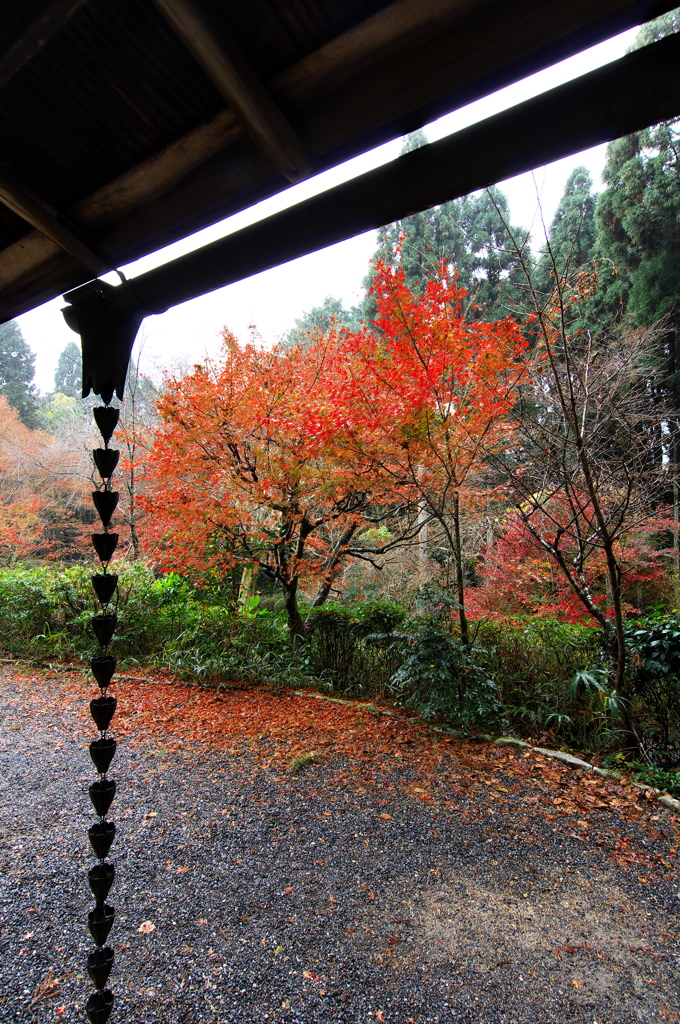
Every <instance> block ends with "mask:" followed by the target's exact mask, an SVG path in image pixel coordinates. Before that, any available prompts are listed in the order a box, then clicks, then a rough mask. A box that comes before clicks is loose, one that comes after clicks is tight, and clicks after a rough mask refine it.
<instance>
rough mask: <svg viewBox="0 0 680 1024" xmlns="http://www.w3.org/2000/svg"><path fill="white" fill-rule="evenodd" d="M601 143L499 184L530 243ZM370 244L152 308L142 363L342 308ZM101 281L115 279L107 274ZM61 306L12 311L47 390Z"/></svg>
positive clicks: (596, 172)
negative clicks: (331, 306) (163, 309)
mask: <svg viewBox="0 0 680 1024" xmlns="http://www.w3.org/2000/svg"><path fill="white" fill-rule="evenodd" d="M636 33H637V29H631V30H629V31H628V32H624V33H622V34H621V35H619V36H615V37H614V38H613V39H609V40H607V41H606V42H604V43H600V44H599V45H598V46H594V47H592V48H591V49H590V50H586V51H584V52H583V53H581V54H578V55H577V56H575V57H570V58H569V59H568V60H565V61H562V62H561V63H559V64H556V65H554V66H553V67H552V68H548V69H546V70H545V71H541V72H539V73H538V74H536V75H532V76H531V77H530V78H526V79H524V80H522V81H521V82H517V83H515V84H514V85H511V86H509V87H508V88H506V89H502V90H501V91H500V92H497V93H494V94H493V95H491V96H487V97H485V98H484V99H481V100H478V101H477V102H475V103H472V104H470V105H469V106H467V107H463V108H461V109H460V110H457V111H455V112H454V113H452V114H447V115H446V116H445V117H442V118H440V119H439V120H438V121H435V122H433V123H432V124H431V125H429V126H427V127H426V129H425V130H426V133H427V137H428V140H429V141H431V142H434V141H435V140H436V139H440V138H443V137H444V136H446V135H450V134H451V133H452V132H456V131H459V130H460V129H462V128H465V127H467V126H468V125H470V124H474V123H475V122H476V121H480V120H483V119H484V118H486V117H490V116H491V115H492V114H495V113H498V112H499V111H501V110H505V109H506V108H507V107H511V106H514V105H515V104H517V103H521V102H522V101H523V100H525V99H528V98H530V97H531V96H535V95H537V94H538V93H541V92H544V91H546V90H547V89H552V88H554V87H555V86H557V85H561V84H562V83H563V82H566V81H569V80H570V79H572V78H576V77H577V76H578V75H582V74H585V73H586V72H588V71H592V70H593V69H594V68H597V67H601V66H602V65H603V64H607V63H608V62H609V61H612V60H616V59H617V58H618V57H621V56H623V54H624V53H625V52H626V49H627V48H628V46H629V45H630V43H631V42H632V41H633V39H634V38H635V35H636ZM401 145H402V143H401V140H400V139H396V140H394V141H393V142H390V143H387V144H386V145H384V146H380V147H379V148H378V149H375V150H373V151H372V152H370V153H366V154H364V155H363V156H360V157H356V158H355V159H354V160H350V161H348V162H347V163H345V164H342V165H340V166H339V167H336V168H333V169H332V170H330V171H325V172H324V173H323V174H319V175H317V176H316V177H315V178H311V179H310V180H308V181H305V182H303V183H302V184H300V185H296V186H294V187H292V188H290V189H288V190H287V191H286V192H284V193H282V194H280V195H278V196H273V197H272V198H271V199H267V200H265V201H264V202H262V203H259V204H258V205H257V206H254V207H252V208H251V209H249V210H246V211H243V212H242V213H239V214H236V215H235V216H233V217H229V218H228V219H227V220H224V221H221V222H220V223H219V224H215V225H213V226H212V227H211V228H206V229H205V230H204V231H200V232H198V233H197V234H195V235H192V236H191V237H190V238H186V239H183V240H182V241H180V242H177V243H175V244H173V245H171V246H168V247H166V248H165V249H160V250H159V251H158V252H156V253H153V254H152V255H150V256H146V257H144V258H143V259H141V260H137V261H136V262H135V263H131V264H129V265H128V266H125V267H123V268H121V269H123V270H124V272H125V273H126V275H127V276H129V277H134V276H136V275H137V274H140V273H142V272H144V271H145V270H150V269H151V268H152V267H156V266H159V265H160V264H161V263H166V262H167V261H168V260H170V259H174V258H175V257H176V256H180V255H182V254H183V253H186V252H190V251H191V250H192V249H196V248H198V246H200V245H205V244H206V243H207V242H211V241H213V240H214V239H216V238H221V237H223V236H224V235H227V234H230V233H231V232H232V231H235V230H238V229H239V228H241V227H245V226H246V225H247V224H250V223H253V222H254V221H256V220H259V219H261V218H262V217H265V216H268V215H269V214H271V213H275V212H276V211H277V210H280V209H283V208H284V207H286V206H290V205H292V204H293V203H296V202H299V201H301V200H303V199H307V198H308V197H309V196H312V195H315V194H316V193H318V192H322V191H324V190H325V189H327V188H330V187H332V186H334V185H337V184H339V183H340V182H342V181H346V180H348V179H349V178H352V177H354V176H355V175H357V174H362V173H363V172H364V171H367V170H370V169H371V168H373V167H377V166H378V165H379V164H382V163H386V162H387V161H389V160H392V159H394V158H395V157H396V156H398V155H399V151H400V149H401ZM605 148H606V147H604V146H598V147H596V148H595V149H590V150H587V151H586V152H584V153H579V154H576V155H574V156H572V157H568V158H567V159H565V160H560V161H558V162H557V163H554V164H550V165H549V166H548V167H545V168H539V169H537V170H536V171H534V172H533V173H529V174H522V175H520V176H519V177H517V178H511V179H509V180H507V181H505V182H502V183H501V188H502V189H503V191H504V192H505V193H506V195H507V196H508V199H509V201H510V212H511V219H512V223H513V224H515V225H517V226H520V227H523V228H527V229H529V230H531V232H532V236H533V244H534V245H535V246H537V245H540V242H541V237H542V231H543V229H542V223H541V222H542V221H544V222H545V223H546V224H547V225H549V224H550V221H551V220H552V217H553V213H554V211H555V208H556V206H557V204H558V202H559V200H560V197H561V195H562V192H563V190H564V185H565V183H566V180H567V178H568V176H569V173H570V172H571V170H572V169H573V168H574V167H576V166H578V165H579V164H584V165H585V166H587V167H588V168H589V169H590V172H591V175H592V177H593V181H594V183H595V188H596V190H598V189H599V188H600V187H601V177H600V176H601V172H602V168H603V166H604V159H605ZM374 248H375V232H374V231H369V232H367V233H366V234H363V235H358V236H357V237H356V238H352V239H349V240H348V241H346V242H340V243H339V244H337V245H333V246H331V247H329V248H328V249H323V250H321V251H319V252H317V253H313V254H311V255H309V256H303V257H301V258H300V259H297V260H293V261H292V262H291V263H286V264H284V265H283V266H280V267H275V268H273V269H272V270H267V271H265V272H264V273H262V274H257V275H256V276H255V277H251V278H248V279H247V280H245V281H239V282H237V283H236V284H232V285H228V286H227V287H226V288H221V289H219V290H218V291H215V292H211V293H210V294H209V295H204V296H202V297H201V298H198V299H193V300H192V301H190V302H185V303H183V304H182V305H181V306H175V307H174V308H173V309H170V310H168V312H167V313H163V314H161V315H160V316H149V317H147V318H146V320H144V321H143V323H142V327H141V329H140V334H139V337H138V340H142V341H143V349H144V356H143V362H144V363H145V365H146V368H147V370H148V371H151V372H153V371H154V370H159V369H161V368H165V367H170V366H172V365H173V364H176V363H177V362H178V361H182V362H186V361H188V363H189V365H191V364H193V363H194V362H197V361H198V360H200V359H202V358H204V357H205V356H206V355H215V354H216V353H217V352H218V350H219V332H220V330H221V328H222V327H224V326H228V327H229V328H230V329H231V330H232V331H233V332H234V333H235V334H236V335H237V337H239V338H241V339H244V340H245V339H246V338H247V337H248V334H249V331H250V330H251V327H254V328H255V329H256V330H257V331H258V333H259V334H260V335H261V337H262V339H263V340H264V342H266V343H273V342H275V341H277V340H278V339H279V338H280V337H281V336H282V335H283V334H284V333H285V332H286V331H287V330H288V328H289V327H291V326H292V325H293V323H294V321H295V319H296V318H297V317H299V316H301V315H302V313H304V312H305V311H306V310H308V309H310V308H311V307H312V306H318V305H320V303H321V302H322V301H323V299H324V297H325V296H326V295H335V296H337V297H338V298H340V299H342V301H343V302H344V304H345V305H346V306H351V305H355V304H356V303H357V302H358V301H359V299H360V297H361V294H362V291H361V282H362V279H363V277H364V275H365V274H366V269H367V266H368V261H369V259H370V257H371V256H372V254H373V251H374ZM105 280H111V282H112V283H113V284H118V278H117V277H116V276H115V275H111V276H110V277H107V278H106V279H105ZM63 305H64V302H63V300H62V299H61V298H59V299H54V300H53V301H52V302H48V303H46V304H45V305H44V306H41V307H39V308H38V309H35V310H32V311H31V312H30V313H25V314H24V315H23V316H21V317H19V318H18V323H19V325H20V327H21V330H22V331H23V334H24V337H25V338H26V341H27V342H28V344H29V345H30V347H31V348H32V349H33V351H34V352H35V354H36V377H35V382H36V385H37V386H38V388H39V389H40V391H42V392H48V391H51V390H52V388H53V386H54V380H53V379H54V370H55V366H56V362H57V359H58V357H59V353H60V352H61V351H62V349H63V348H64V346H65V345H66V344H67V343H68V342H69V341H74V340H75V341H77V340H78V336H77V335H76V334H74V333H73V332H72V331H70V330H69V328H68V327H67V326H66V324H65V322H64V320H63V317H62V315H61V308H62V306H63Z"/></svg>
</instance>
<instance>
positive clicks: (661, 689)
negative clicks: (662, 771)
mask: <svg viewBox="0 0 680 1024" xmlns="http://www.w3.org/2000/svg"><path fill="white" fill-rule="evenodd" d="M626 644H627V647H628V651H629V665H630V674H631V679H632V692H633V698H632V702H633V709H634V712H635V717H636V720H637V721H639V722H640V728H641V731H642V734H643V742H644V743H645V746H646V747H647V748H648V753H649V754H650V755H651V756H653V757H654V760H655V761H660V762H662V763H668V764H678V763H680V620H678V619H677V618H676V617H675V616H670V615H663V616H655V617H651V618H645V619H637V620H634V621H632V622H629V623H628V624H627V625H626Z"/></svg>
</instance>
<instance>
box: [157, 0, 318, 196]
mask: <svg viewBox="0 0 680 1024" xmlns="http://www.w3.org/2000/svg"><path fill="white" fill-rule="evenodd" d="M154 3H155V4H156V6H157V7H158V9H159V10H160V12H161V13H162V14H163V16H164V17H165V18H166V20H167V21H168V22H169V23H170V25H171V26H172V28H173V29H174V31H175V33H176V34H177V35H178V36H179V38H180V39H181V40H182V42H183V43H184V44H185V46H186V47H187V49H188V50H189V51H190V52H191V53H192V54H193V56H194V57H195V59H196V61H197V62H198V63H199V64H200V66H201V67H202V68H203V70H204V71H205V73H206V74H207V75H208V77H209V78H210V79H211V81H212V82H213V84H214V85H215V86H216V88H217V89H218V90H219V92H220V93H221V94H222V96H223V97H224V99H225V100H226V101H227V103H228V104H229V106H230V107H231V108H232V110H233V111H234V113H235V114H236V116H237V118H238V119H239V121H240V122H241V124H242V125H243V127H244V128H245V130H246V132H247V133H248V135H249V136H250V138H251V139H252V140H253V142H254V143H255V145H256V146H257V147H258V149H260V150H261V151H262V152H263V153H264V154H265V155H266V156H267V158H268V159H269V160H270V161H271V162H272V163H273V164H274V166H275V167H276V168H277V169H278V170H279V171H281V172H282V174H285V176H286V177H287V178H288V179H289V181H301V180H302V179H303V178H305V177H307V175H308V174H309V162H310V156H309V154H308V153H307V152H306V150H305V147H304V146H303V144H302V141H301V139H300V138H299V136H298V135H297V132H296V131H295V129H294V128H293V127H292V125H291V124H290V122H289V121H288V120H287V118H286V117H284V115H283V113H282V112H281V110H280V109H279V107H278V106H277V105H276V103H274V101H273V99H272V98H271V96H270V95H269V93H268V92H267V90H266V89H265V87H264V85H263V84H262V82H261V81H260V79H259V78H258V77H257V75H255V73H254V72H253V71H252V69H251V68H250V66H249V65H248V63H247V62H246V61H245V60H244V59H243V57H242V56H241V54H240V53H239V51H238V48H237V47H236V46H235V45H234V43H233V41H230V42H229V44H228V45H227V44H225V43H224V41H223V40H221V39H219V38H218V37H217V35H216V34H215V32H214V31H213V30H212V28H211V27H210V25H209V24H208V23H207V21H206V20H205V17H204V15H203V12H202V11H201V10H200V8H199V7H198V6H197V5H196V3H195V2H194V0H154Z"/></svg>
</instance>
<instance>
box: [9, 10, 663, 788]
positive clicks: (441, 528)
mask: <svg viewBox="0 0 680 1024" xmlns="http://www.w3.org/2000/svg"><path fill="white" fill-rule="evenodd" d="M679 27H680V19H679V17H678V12H673V13H671V14H669V15H666V16H664V17H663V18H661V19H659V20H658V21H657V22H654V23H651V24H650V25H648V26H645V27H644V28H643V29H642V30H641V32H640V34H639V36H638V39H637V40H636V44H635V45H637V46H639V45H646V44H647V43H649V42H651V41H652V40H653V39H656V38H659V37H660V36H662V35H665V34H667V33H669V32H674V31H677V30H678V28H679ZM425 142H426V139H425V137H424V135H423V134H422V133H416V134H415V135H412V136H410V137H409V138H408V139H407V140H406V143H405V146H406V149H411V148H414V147H417V146H420V145H423V144H424V143H425ZM678 144H679V132H678V124H677V123H675V124H673V123H667V124H662V125H658V126H655V127H653V128H650V129H648V130H646V131H644V132H639V133H636V134H634V135H632V136H628V137H626V138H623V139H619V140H617V141H616V142H614V143H612V144H611V145H610V146H609V148H608V153H607V162H606V167H605V171H604V175H603V178H604V183H605V188H604V190H603V191H602V192H601V193H600V194H599V195H596V194H595V193H594V191H593V183H592V181H591V179H590V176H589V174H588V171H587V170H586V169H585V168H582V167H579V168H576V169H575V170H574V171H573V172H572V174H571V175H570V177H569V180H568V182H567V185H566V188H565V191H564V195H563V197H562V200H561V202H560V204H559V207H558V209H557V212H556V214H555V216H554V219H553V220H552V223H551V224H550V226H549V229H548V231H547V243H546V244H545V245H544V246H543V247H542V248H541V249H540V251H538V253H536V252H535V251H534V250H532V248H531V245H530V243H531V238H530V236H529V234H528V232H527V231H526V230H524V229H522V228H520V227H517V226H514V225H512V224H511V223H510V215H509V209H508V203H507V199H506V197H505V196H504V194H503V192H502V190H501V189H500V188H497V187H495V188H492V189H489V190H487V191H485V192H483V193H479V194H475V195H472V196H467V197H464V198H461V199H457V200H454V201H452V202H450V203H447V204H445V205H444V206H442V207H439V208H436V209H433V210H429V211H425V212H423V213H420V214H417V215H415V216H413V217H410V218H408V219H407V220H404V221H403V222H397V223H396V224H393V225H390V226H388V227H387V228H384V229H382V230H381V231H380V232H379V236H378V244H377V249H376V252H375V254H374V258H373V260H372V262H371V264H370V266H369V267H368V268H367V271H366V279H365V297H364V299H363V301H362V302H361V304H360V305H358V306H356V307H354V308H349V309H348V308H345V307H344V306H343V305H342V303H341V302H340V301H339V300H338V299H336V298H334V297H333V296H332V295H329V296H328V297H327V298H326V299H325V301H324V302H323V304H322V305H321V306H320V307H317V308H314V309H312V310H310V311H309V312H308V313H307V314H306V315H305V316H303V317H302V318H300V319H299V320H298V321H297V322H296V324H295V325H294V327H293V328H292V329H291V330H290V331H289V332H288V333H287V335H286V336H285V338H284V339H283V340H282V342H281V343H280V344H279V345H277V346H275V347H274V348H269V349H267V348H266V347H264V346H263V345H262V344H261V343H259V342H258V339H257V338H256V337H252V338H251V339H250V340H249V341H248V342H247V343H246V344H242V343H239V342H238V341H237V340H236V339H235V338H234V337H233V336H232V335H231V334H230V333H229V331H228V330H227V329H225V332H224V347H223V354H222V357H221V359H220V360H216V361H212V362H211V361H204V362H203V363H201V364H198V365H196V366H194V367H193V368H186V367H185V368H184V369H183V370H181V371H176V372H174V373H168V374H167V375H166V376H165V377H164V379H163V380H162V381H161V382H152V381H151V380H150V379H149V378H148V377H146V376H145V375H144V374H143V373H141V372H140V369H139V361H137V363H136V365H135V366H133V367H132V370H131V373H130V377H129V381H128V386H127V396H126V400H125V403H124V405H123V407H122V416H121V427H120V428H119V430H118V431H117V434H116V443H117V445H118V447H119V448H120V451H121V457H120V462H119V464H118V470H117V481H118V482H117V485H116V486H117V489H118V492H119V504H118V510H117V520H116V522H117V526H116V528H117V529H118V530H119V532H120V533H121V544H120V545H119V551H121V550H122V551H123V552H124V559H123V560H122V561H119V562H118V564H117V571H118V573H119V577H120V582H119V588H118V593H117V597H116V606H117V610H118V613H119V616H120V620H121V628H120V629H119V633H118V634H117V636H119V637H120V639H118V640H117V646H118V650H117V653H119V655H120V656H122V657H124V658H127V659H128V660H130V659H137V660H138V661H142V660H146V661H152V662H154V663H156V664H158V665H161V666H163V667H168V668H171V669H172V670H173V671H175V672H179V673H182V674H185V675H187V676H190V677H193V678H197V679H210V680H218V681H219V680H224V679H240V680H247V679H265V680H268V681H269V682H271V683H274V684H276V685H287V684H293V685H299V684H301V683H306V684H309V683H312V682H313V683H314V684H315V685H317V686H321V687H323V688H325V689H327V690H329V691H331V690H332V691H339V692H343V693H348V694H354V695H358V694H360V695H367V696H371V697H372V698H374V699H375V698H376V697H390V698H391V699H392V700H397V701H399V702H401V703H403V704H406V705H408V706H411V707H413V708H415V709H416V710H417V711H418V712H419V713H420V714H422V715H423V716H425V717H427V718H433V719H439V720H445V721H448V722H449V723H452V724H454V725H456V726H457V727H459V728H462V729H464V730H470V729H475V730H479V729H492V730H494V731H505V732H508V731H514V732H517V733H519V734H521V735H529V736H531V737H532V738H534V739H537V740H539V741H541V742H544V743H545V742H548V741H549V740H551V741H553V742H558V743H564V744H567V745H572V746H577V747H578V748H579V749H582V750H583V749H586V750H588V751H590V752H595V753H598V754H599V755H600V756H602V757H607V756H608V757H609V758H611V759H614V760H616V759H621V758H627V759H628V760H629V761H631V762H632V763H633V764H634V765H636V766H637V768H638V770H639V771H642V772H643V773H646V774H645V777H646V778H647V779H648V780H649V781H652V782H656V783H657V784H659V785H662V786H665V787H666V788H668V789H669V790H670V791H675V792H678V779H677V770H678V767H679V766H680V682H679V672H678V670H679V669H680V621H679V620H678V617H677V612H676V608H677V593H678V568H679V564H680V545H679V532H680V527H679V525H678V523H679V522H680V493H679V491H678V480H679V470H680V413H679V411H678V410H680V337H679V329H680V152H679V150H678ZM263 301H266V297H264V296H263ZM33 378H34V356H33V354H32V353H31V351H30V349H29V347H28V345H27V344H26V342H25V340H24V339H23V337H22V335H21V331H20V330H19V328H18V326H17V325H16V324H15V323H9V324H5V325H3V326H2V327H0V558H1V560H2V566H3V568H2V570H1V571H0V619H1V620H2V635H3V644H4V646H5V648H6V650H7V651H8V652H9V653H10V654H12V655H18V654H22V655H25V654H26V652H29V653H30V654H31V655H32V656H33V657H35V658H37V659H45V658H48V659H58V658H61V659H74V658H75V659H77V658H80V659H84V658H87V657H89V656H90V654H91V650H92V647H93V638H92V636H91V633H90V616H91V608H90V598H89V586H88V583H89V579H88V577H89V572H90V570H89V567H88V564H87V563H88V560H89V558H90V534H91V531H92V525H93V518H94V513H93V510H92V505H91V502H90V500H89V498H90V495H89V493H88V490H91V489H92V488H93V487H95V486H96V485H95V484H94V483H93V481H94V475H93V472H92V461H91V459H92V457H91V450H92V448H93V447H94V445H95V444H96V439H95V435H94V432H93V429H92V424H91V408H92V406H93V404H94V403H93V401H92V400H91V399H85V400H83V399H81V398H80V353H79V350H78V347H77V345H76V344H75V343H70V344H69V345H67V346H66V348H65V349H64V351H63V352H62V353H61V356H60V358H59V363H58V366H57V371H56V374H55V380H54V390H53V391H52V392H51V393H50V394H47V395H43V396H39V395H38V394H37V392H36V389H35V387H34V384H33Z"/></svg>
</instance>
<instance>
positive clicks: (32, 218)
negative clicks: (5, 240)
mask: <svg viewBox="0 0 680 1024" xmlns="http://www.w3.org/2000/svg"><path fill="white" fill-rule="evenodd" d="M0 203H2V204H3V206H6V207H7V208H8V209H9V210H11V211H12V213H15V214H17V216H19V217H21V218H22V220H25V221H26V222H27V223H28V224H31V225H32V227H34V228H36V229H37V230H38V231H39V232H40V233H41V234H42V235H45V237H46V238H49V239H50V240H51V241H52V242H54V243H55V245H58V246H59V248H60V249H63V250H64V252H67V253H69V255H71V256H73V257H74V259H76V260H77V261H78V262H79V263H80V264H81V265H82V266H83V267H85V268H86V269H87V270H88V271H89V272H90V273H91V274H92V275H93V276H94V277H98V276H99V274H107V273H108V272H109V271H110V270H112V269H113V267H112V264H111V263H110V262H107V260H106V259H105V258H104V256H103V255H102V254H99V253H98V252H97V251H96V246H94V245H93V244H92V243H90V242H88V241H87V240H86V239H85V238H84V236H83V235H82V234H81V232H80V231H79V229H78V228H76V227H75V226H74V225H73V224H71V223H70V222H69V221H68V220H66V218H64V217H62V216H61V215H60V214H59V213H57V211H56V210H54V209H51V208H50V207H48V206H47V205H46V204H45V203H44V202H42V201H41V200H40V199H39V198H38V197H37V196H36V195H35V194H34V193H33V192H32V191H30V189H27V188H26V186H25V184H20V183H19V182H17V181H16V180H14V176H13V175H12V174H11V172H9V171H8V170H7V169H6V168H4V167H0Z"/></svg>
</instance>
